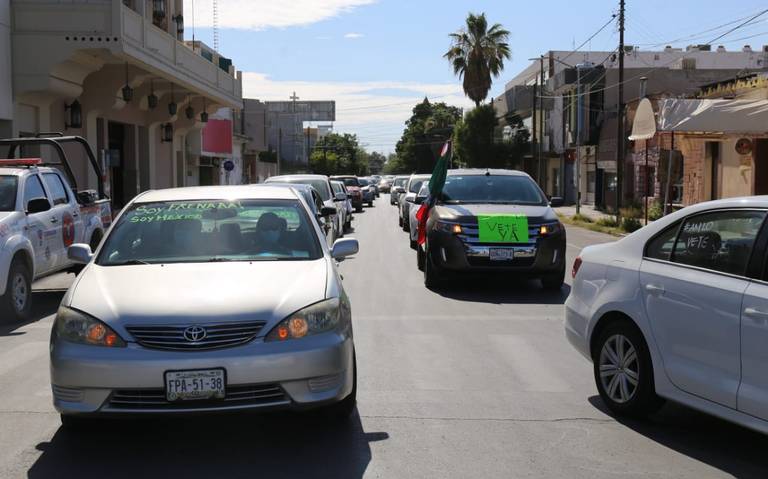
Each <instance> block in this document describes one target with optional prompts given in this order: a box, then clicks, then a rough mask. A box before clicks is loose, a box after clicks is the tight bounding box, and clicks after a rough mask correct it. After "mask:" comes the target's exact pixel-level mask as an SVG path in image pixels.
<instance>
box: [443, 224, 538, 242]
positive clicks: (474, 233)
mask: <svg viewBox="0 0 768 479" xmlns="http://www.w3.org/2000/svg"><path fill="white" fill-rule="evenodd" d="M460 224H461V229H462V231H463V233H462V234H460V235H457V236H458V237H459V239H461V241H462V242H464V243H465V244H468V245H471V246H516V245H517V246H535V245H536V241H537V240H538V239H539V231H540V228H541V225H538V224H536V225H533V224H529V225H528V242H527V243H480V230H479V228H478V227H477V223H474V224H472V223H460Z"/></svg>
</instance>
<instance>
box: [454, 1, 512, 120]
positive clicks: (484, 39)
mask: <svg viewBox="0 0 768 479" xmlns="http://www.w3.org/2000/svg"><path fill="white" fill-rule="evenodd" d="M450 37H451V48H450V49H449V50H448V52H446V53H445V55H443V57H444V58H445V59H447V60H448V61H449V62H450V63H451V66H452V67H453V72H454V74H455V75H458V76H459V77H460V78H463V88H464V93H465V94H466V95H467V96H468V97H469V98H470V99H471V100H472V101H474V102H475V105H476V106H480V103H481V102H482V101H483V100H485V98H486V97H487V96H488V92H489V91H490V89H491V84H492V82H493V78H495V77H498V76H499V75H500V74H501V71H502V70H503V69H504V60H509V59H510V58H511V52H510V49H509V44H508V43H507V39H508V38H509V31H507V30H505V29H504V28H503V27H502V26H501V25H499V24H498V23H496V24H494V25H492V26H491V27H490V28H488V20H487V19H486V18H485V13H481V14H479V15H477V14H474V13H470V14H469V15H467V19H466V26H465V27H464V28H462V29H461V30H459V31H457V32H455V33H451V34H450Z"/></svg>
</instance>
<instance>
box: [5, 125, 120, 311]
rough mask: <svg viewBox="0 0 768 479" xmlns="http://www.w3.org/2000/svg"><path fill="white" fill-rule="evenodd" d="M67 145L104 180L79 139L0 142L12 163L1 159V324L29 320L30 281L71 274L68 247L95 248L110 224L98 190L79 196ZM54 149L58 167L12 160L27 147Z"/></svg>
mask: <svg viewBox="0 0 768 479" xmlns="http://www.w3.org/2000/svg"><path fill="white" fill-rule="evenodd" d="M66 143H79V144H81V145H82V146H83V147H84V148H85V149H86V150H87V151H86V153H87V157H88V159H89V160H91V166H93V167H94V168H95V169H96V173H97V175H98V176H97V178H102V176H101V174H100V168H99V165H98V164H97V163H96V160H95V158H94V156H93V153H92V151H91V150H90V146H88V144H87V143H86V142H85V140H83V139H82V138H79V137H56V138H21V139H11V140H0V147H2V146H5V147H7V149H8V150H9V153H8V155H7V156H9V157H11V159H4V160H3V159H0V322H10V321H19V320H23V319H25V318H27V317H28V316H29V313H30V310H31V303H32V294H31V293H32V281H34V280H35V279H37V278H40V277H42V276H46V275H49V274H52V273H55V272H58V271H62V270H67V269H71V268H73V267H74V263H73V262H71V261H70V260H69V259H68V258H67V248H68V247H69V246H70V245H71V244H73V243H89V244H91V247H92V248H94V249H95V247H96V246H97V245H98V243H99V242H100V241H101V238H102V237H103V236H104V232H105V231H106V229H107V227H108V226H109V225H110V223H111V222H112V214H111V209H110V203H109V199H108V198H107V197H106V195H105V194H104V191H103V186H101V185H100V186H99V191H98V192H96V191H77V189H76V188H77V187H76V185H75V183H74V181H75V180H74V175H73V174H72V169H71V167H70V164H69V162H68V160H67V157H66V154H65V153H64V152H65V149H64V148H62V145H63V144H66ZM46 145H47V146H51V147H53V150H54V154H57V153H58V156H59V158H60V160H61V161H60V162H59V163H44V162H43V160H41V159H40V158H13V156H15V153H16V152H17V151H19V150H21V152H22V154H24V153H25V152H24V150H25V147H26V149H29V147H30V146H31V147H34V148H35V151H39V150H40V149H41V146H46Z"/></svg>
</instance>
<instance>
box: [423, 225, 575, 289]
mask: <svg viewBox="0 0 768 479" xmlns="http://www.w3.org/2000/svg"><path fill="white" fill-rule="evenodd" d="M427 241H428V244H429V250H430V254H431V258H432V261H433V262H434V264H435V265H436V266H438V267H439V268H440V269H444V270H448V271H453V272H460V273H472V272H478V273H486V272H514V273H518V274H519V275H521V276H526V277H531V278H538V277H541V276H545V275H547V274H555V273H559V272H561V271H562V270H563V268H564V267H565V234H564V233H562V232H561V233H558V234H554V235H552V236H549V237H546V238H538V239H536V242H535V243H533V244H525V245H517V244H514V245H503V244H500V245H477V244H468V243H464V242H463V241H462V240H461V239H459V238H458V237H457V236H455V235H453V234H451V233H446V232H441V231H431V232H430V233H429V237H428V239H427ZM491 248H504V249H513V250H514V251H515V252H514V256H515V259H513V260H510V261H492V260H491V259H490V249H491Z"/></svg>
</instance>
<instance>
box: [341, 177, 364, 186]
mask: <svg viewBox="0 0 768 479" xmlns="http://www.w3.org/2000/svg"><path fill="white" fill-rule="evenodd" d="M341 181H343V182H344V184H345V185H346V186H360V182H359V181H358V180H357V178H344V179H342V180H341Z"/></svg>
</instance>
